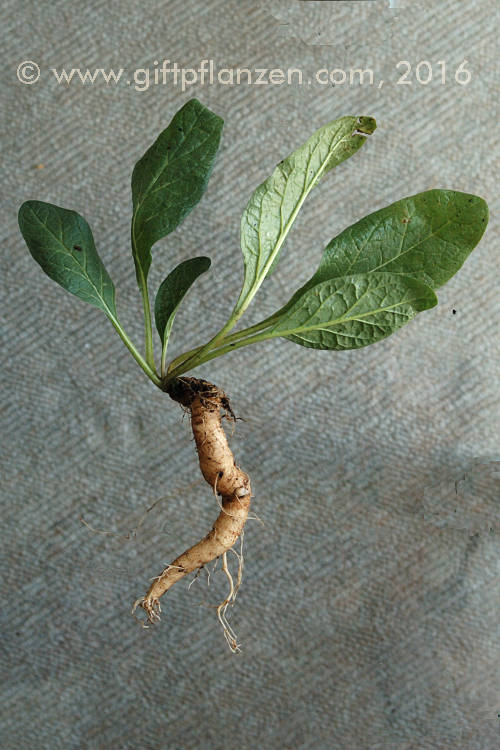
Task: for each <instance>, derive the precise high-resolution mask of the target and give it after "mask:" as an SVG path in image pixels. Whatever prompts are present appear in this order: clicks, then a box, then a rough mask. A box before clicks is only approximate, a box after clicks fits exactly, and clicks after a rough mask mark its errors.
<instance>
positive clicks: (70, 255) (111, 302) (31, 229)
mask: <svg viewBox="0 0 500 750" xmlns="http://www.w3.org/2000/svg"><path fill="white" fill-rule="evenodd" d="M19 228H20V229H21V233H22V235H23V237H24V239H25V240H26V244H27V245H28V248H29V251H30V253H31V254H32V256H33V257H34V259H35V260H36V261H37V263H39V264H40V265H41V267H42V268H43V270H44V271H45V273H46V274H47V276H50V278H51V279H53V280H54V281H57V283H58V284H60V285H61V286H62V287H64V288H65V289H67V291H68V292H71V294H76V296H77V297H80V299H83V300H85V302H89V303H90V304H91V305H95V306H96V307H99V308H100V309H101V310H104V312H105V313H106V314H108V315H111V316H113V317H116V308H115V288H114V285H113V282H112V281H111V279H110V277H109V275H108V272H107V271H106V269H105V268H104V265H103V263H102V261H101V259H100V258H99V255H98V254H97V250H96V249H95V245H94V238H93V236H92V231H91V229H90V227H89V225H88V224H87V222H86V221H85V219H84V218H83V217H82V216H80V214H78V213H77V212H76V211H69V210H68V209H66V208H60V206H54V205H52V204H51V203H43V202H42V201H26V203H23V205H22V206H21V208H20V209H19Z"/></svg>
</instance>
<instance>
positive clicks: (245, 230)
mask: <svg viewBox="0 0 500 750" xmlns="http://www.w3.org/2000/svg"><path fill="white" fill-rule="evenodd" d="M375 128H376V123H375V120H374V119H373V118H371V117H360V118H357V117H341V118H339V119H338V120H334V121H333V122H330V123H328V124H327V125H324V126H323V127H322V128H320V129H319V130H317V131H316V132H315V133H314V134H313V135H312V136H311V137H310V138H309V140H307V141H306V142H305V143H304V145H302V146H301V147H300V148H299V149H297V150H296V151H294V152H293V153H292V154H291V155H290V156H288V157H287V158H286V159H284V160H283V161H281V162H280V163H279V164H278V166H277V167H276V169H275V170H274V172H273V173H272V175H271V176H270V177H269V178H268V179H267V180H266V181H265V182H264V183H262V185H260V186H259V187H258V188H257V189H256V190H255V192H254V193H253V195H252V197H251V198H250V201H249V203H248V205H247V207H246V208H245V211H244V213H243V216H242V219H241V249H242V252H243V258H244V262H245V278H244V282H243V288H242V291H241V294H240V298H239V300H238V303H237V306H236V310H239V309H241V308H243V309H244V308H245V307H246V305H247V304H248V299H249V298H250V299H251V297H252V296H253V295H254V294H255V292H256V290H257V289H258V287H259V286H260V284H261V283H262V281H263V279H264V278H265V277H266V276H267V275H268V273H270V272H271V271H272V269H273V268H274V265H275V264H276V262H277V260H278V256H279V253H280V250H281V247H282V245H283V243H284V241H285V239H286V236H287V234H288V232H289V230H290V228H291V226H292V224H293V222H294V220H295V218H296V216H297V214H298V212H299V209H300V208H301V206H302V204H303V203H304V201H305V199H306V198H307V196H308V194H309V193H310V191H311V190H312V188H313V187H314V186H315V185H317V184H318V182H319V181H320V179H321V178H322V177H323V175H325V174H326V173H327V172H328V171H329V170H330V169H332V168H333V167H335V166H337V164H340V163H341V162H343V161H344V160H345V159H348V158H349V157H350V156H352V154H354V153H355V152H356V151H357V150H358V149H359V148H360V147H361V146H362V145H363V143H364V142H365V140H366V137H365V136H364V135H361V134H360V132H356V131H361V132H363V133H372V132H373V131H374V130H375Z"/></svg>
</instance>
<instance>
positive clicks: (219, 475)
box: [133, 378, 252, 650]
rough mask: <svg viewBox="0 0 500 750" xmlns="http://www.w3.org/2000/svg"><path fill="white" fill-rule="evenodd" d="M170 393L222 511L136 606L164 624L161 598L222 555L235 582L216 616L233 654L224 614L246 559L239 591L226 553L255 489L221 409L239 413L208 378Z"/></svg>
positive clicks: (233, 642) (183, 384)
mask: <svg viewBox="0 0 500 750" xmlns="http://www.w3.org/2000/svg"><path fill="white" fill-rule="evenodd" d="M167 392H168V393H169V395H170V396H171V397H172V398H173V399H174V400H175V401H178V402H179V403H180V404H182V405H183V406H184V407H186V408H187V409H189V410H190V412H191V427H192V430H193V435H194V439H195V443H196V449H197V451H198V457H199V461H200V469H201V473H202V474H203V476H204V478H205V480H206V481H207V482H208V484H209V485H210V486H211V487H212V488H213V489H214V492H216V494H217V493H218V494H220V495H221V503H220V507H221V512H220V513H219V516H218V518H217V520H216V521H215V523H214V525H213V527H212V529H211V530H210V531H209V533H208V534H207V535H206V536H205V537H204V538H203V539H202V540H201V541H199V542H198V543H197V544H195V545H194V546H193V547H190V548H189V549H188V550H186V551H185V552H183V553H182V555H180V556H179V557H177V558H176V559H175V560H174V561H173V562H172V563H171V564H170V565H168V566H167V567H166V568H165V570H163V571H162V573H160V575H159V576H157V577H156V578H155V579H154V580H153V583H152V584H151V586H150V587H149V590H148V592H147V593H146V595H145V596H144V597H143V598H141V599H138V600H137V601H136V603H135V604H134V609H133V611H134V610H135V609H136V608H137V607H138V606H140V607H142V609H144V611H145V612H146V615H147V620H148V622H150V623H153V622H155V621H157V620H159V619H160V612H161V608H160V602H159V600H160V597H161V596H163V594H164V593H165V592H166V591H168V589H169V588H170V587H171V586H173V584H174V583H176V581H179V580H180V579H181V578H184V576H186V575H188V574H189V573H192V572H193V571H195V570H197V569H199V568H202V567H203V566H204V565H206V564H207V563H209V562H210V561H211V560H214V559H216V558H218V557H220V556H222V558H223V571H224V573H225V574H226V576H227V577H228V580H229V581H230V594H229V597H228V598H227V599H226V600H225V601H224V602H223V603H222V604H221V605H220V606H219V607H218V609H217V614H218V616H219V619H220V621H221V623H222V625H223V628H224V634H225V635H226V639H227V640H228V643H229V645H230V646H231V648H232V649H233V650H238V645H237V642H236V638H235V636H234V633H233V631H232V630H231V628H230V626H229V625H228V623H227V620H226V619H225V612H226V609H227V606H228V604H229V603H231V602H233V601H234V597H235V595H236V591H237V588H238V586H239V584H240V583H241V571H242V558H241V560H240V566H239V571H238V582H237V586H236V589H235V587H234V584H233V581H232V577H231V574H230V573H229V569H228V567H227V559H226V552H227V551H228V550H230V549H231V548H232V547H233V545H234V544H235V543H236V541H237V540H238V537H239V536H240V535H241V533H242V532H243V527H244V525H245V521H246V520H247V517H248V510H249V508H250V500H251V496H252V491H251V487H250V479H249V477H248V475H247V474H245V472H244V471H242V470H241V469H240V468H239V467H238V466H236V463H235V461H234V457H233V454H232V452H231V449H230V448H229V445H228V442H227V438H226V434H225V432H224V430H223V428H222V421H221V410H222V411H223V412H224V414H225V416H229V417H230V418H232V419H234V415H233V412H232V410H231V406H230V404H229V401H228V399H227V397H226V396H225V395H224V393H222V391H220V390H219V389H218V388H217V387H216V386H215V385H212V384H211V383H208V382H206V381H204V380H197V379H196V378H181V379H179V380H177V381H176V382H175V383H174V384H173V385H171V386H169V388H168V389H167Z"/></svg>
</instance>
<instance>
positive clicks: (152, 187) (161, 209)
mask: <svg viewBox="0 0 500 750" xmlns="http://www.w3.org/2000/svg"><path fill="white" fill-rule="evenodd" d="M222 125H223V120H222V119H221V118H220V117H218V116H217V115H215V114H214V113H213V112H211V111H210V110H209V109H207V108H206V107H204V106H203V105H202V104H200V102H199V101H197V100H196V99H191V100H190V101H188V102H187V104H185V105H184V106H183V107H182V109H180V110H179V111H178V112H177V114H176V115H175V116H174V118H173V120H172V122H171V123H170V125H169V126H168V127H167V128H166V129H165V130H164V131H163V132H162V133H161V134H160V135H159V136H158V138H157V140H156V141H155V142H154V143H153V145H152V146H151V147H150V148H149V149H148V150H147V151H146V153H145V154H144V156H143V157H142V158H141V159H140V160H139V161H138V162H137V164H136V165H135V168H134V171H133V174H132V201H133V209H134V213H133V219H132V248H133V253H134V261H135V265H136V272H137V276H138V279H139V280H140V277H141V276H142V278H144V279H145V278H147V275H148V271H149V267H150V265H151V247H152V246H153V245H154V243H155V242H157V241H158V240H160V239H161V238H162V237H165V236H166V235H167V234H169V233H170V232H172V231H173V230H174V229H175V228H176V227H177V226H178V225H179V224H180V223H181V221H183V219H184V218H185V217H186V216H187V214H188V213H189V212H190V211H191V209H192V208H194V206H195V205H196V204H197V203H198V201H199V200H200V198H201V196H202V195H203V193H204V191H205V188H206V186H207V182H208V179H209V177H210V174H211V172H212V168H213V165H214V161H215V156H216V153H217V149H218V147H219V141H220V136H221V132H222Z"/></svg>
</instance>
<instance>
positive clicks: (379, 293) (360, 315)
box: [269, 272, 437, 349]
mask: <svg viewBox="0 0 500 750" xmlns="http://www.w3.org/2000/svg"><path fill="white" fill-rule="evenodd" d="M436 304H437V298H436V295H435V293H434V292H433V290H432V289H431V288H430V287H429V286H427V285H426V284H424V283H423V282H422V281H418V280H417V279H414V278H412V277H411V276H403V275H399V274H393V273H384V272H382V273H368V274H356V275H352V276H344V277H340V278H336V279H329V280H327V281H322V282H320V283H319V284H316V286H314V287H311V288H310V289H308V290H306V291H305V292H304V293H303V294H302V296H301V297H300V298H298V299H297V300H296V301H295V302H294V304H293V305H291V307H290V308H289V309H288V310H287V311H286V312H284V313H283V315H282V316H281V318H280V319H279V320H278V322H277V323H276V324H275V325H274V326H273V327H272V328H271V329H270V331H269V333H270V334H271V335H272V336H284V337H285V338H289V339H291V340H292V341H294V342H295V343H297V344H301V345H302V346H308V347H311V348H313V349H358V348H360V347H362V346H367V345H368V344H373V343H375V342H376V341H379V340H380V339H383V338H385V337H386V336H389V335H390V334H391V333H393V332H394V331H396V330H397V329H398V328H401V326H402V325H404V324H405V323H408V322H409V321H410V320H411V319H412V318H414V317H415V315H416V314H417V313H419V312H421V311H422V310H427V309H428V308H430V307H434V305H436Z"/></svg>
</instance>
